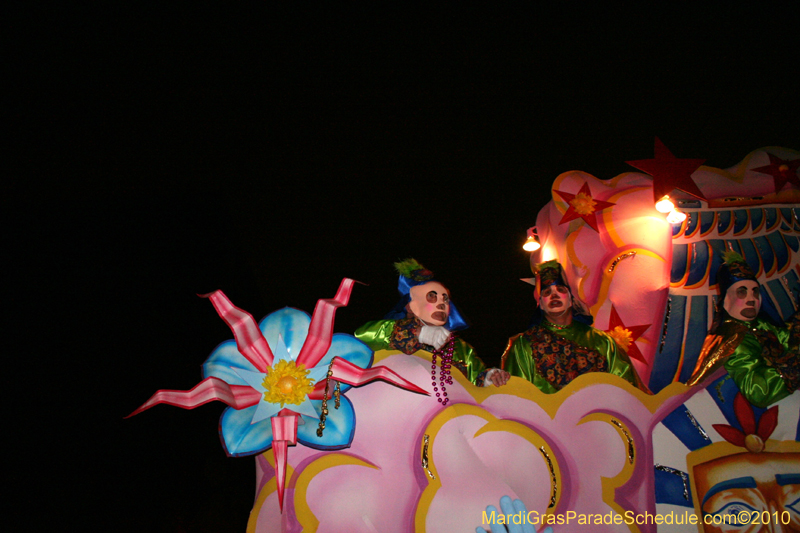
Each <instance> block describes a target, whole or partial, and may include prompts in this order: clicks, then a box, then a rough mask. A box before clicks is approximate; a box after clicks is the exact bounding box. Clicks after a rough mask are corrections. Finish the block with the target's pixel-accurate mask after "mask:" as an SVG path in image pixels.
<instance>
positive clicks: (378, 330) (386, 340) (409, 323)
mask: <svg viewBox="0 0 800 533" xmlns="http://www.w3.org/2000/svg"><path fill="white" fill-rule="evenodd" d="M421 326H422V322H420V321H419V320H418V319H416V318H413V317H412V318H407V319H402V320H376V321H374V322H367V323H366V324H364V325H363V326H361V327H360V328H358V329H357V330H356V332H355V336H356V338H357V339H358V340H360V341H361V342H363V343H364V344H366V345H367V346H369V347H370V348H371V349H372V350H373V351H378V350H399V351H401V352H403V353H405V354H408V355H413V354H415V353H416V352H418V351H420V350H424V351H427V352H433V347H432V346H428V345H427V344H421V343H420V342H419V341H418V340H417V338H416V333H413V331H414V330H416V329H418V328H419V327H421ZM451 339H453V341H454V346H453V366H454V367H456V368H458V369H459V370H461V372H462V373H463V374H464V375H465V376H466V377H467V379H468V380H470V381H471V382H472V383H473V384H475V385H477V386H478V387H482V386H483V379H484V377H485V376H486V365H485V364H484V363H483V361H482V360H481V358H480V357H478V356H477V355H476V354H475V349H474V348H473V347H472V346H470V345H469V344H468V343H466V342H465V341H463V340H462V339H461V338H460V337H457V336H455V335H454V334H451Z"/></svg>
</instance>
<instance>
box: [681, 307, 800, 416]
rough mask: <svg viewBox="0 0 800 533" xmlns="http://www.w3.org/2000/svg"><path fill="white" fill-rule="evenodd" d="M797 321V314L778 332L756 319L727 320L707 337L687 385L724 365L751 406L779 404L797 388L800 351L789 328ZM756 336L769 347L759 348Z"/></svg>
mask: <svg viewBox="0 0 800 533" xmlns="http://www.w3.org/2000/svg"><path fill="white" fill-rule="evenodd" d="M797 321H798V315H797V314H796V315H795V316H794V317H793V318H792V319H791V320H790V321H789V323H788V326H789V327H785V328H781V327H776V326H774V325H773V324H771V323H769V322H767V321H766V320H762V319H761V318H758V317H756V318H755V319H753V320H752V321H750V322H745V321H742V320H737V319H735V318H731V317H728V318H727V319H726V320H725V321H724V322H723V323H722V324H721V325H720V326H719V328H718V329H717V332H716V335H709V336H708V337H706V342H705V344H704V346H703V351H702V352H701V354H700V358H699V359H698V362H697V366H696V367H695V371H694V373H693V374H692V377H691V378H690V379H689V381H688V382H687V385H695V384H697V383H699V382H700V381H702V380H703V379H704V378H705V377H707V376H709V375H711V374H712V373H713V372H714V371H716V370H717V369H718V368H719V367H720V365H723V366H724V367H725V370H727V371H728V375H730V377H731V378H732V379H733V381H734V383H736V385H737V386H738V387H739V390H740V391H741V393H742V394H743V395H744V397H745V398H747V401H749V402H750V403H751V404H753V405H756V406H758V407H766V406H768V405H770V404H772V403H775V402H777V401H779V400H782V399H783V398H785V397H786V396H788V395H790V394H791V393H792V392H794V391H795V389H796V388H797V380H798V369H797V367H798V364H800V362H799V361H798V359H800V353H799V352H800V349H798V344H797V342H798V340H797V334H796V333H795V334H794V335H793V334H792V326H791V324H792V323H794V324H796V323H797ZM795 331H796V326H795ZM757 336H759V337H761V338H762V339H765V340H766V342H767V343H769V345H768V346H764V345H762V343H761V342H759V339H758V338H757ZM770 337H772V340H769V339H770ZM775 341H777V343H776V342H775ZM776 367H782V370H783V373H782V372H781V370H779V368H776Z"/></svg>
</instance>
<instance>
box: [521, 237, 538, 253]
mask: <svg viewBox="0 0 800 533" xmlns="http://www.w3.org/2000/svg"><path fill="white" fill-rule="evenodd" d="M541 246H542V245H541V244H539V242H538V241H537V240H536V237H528V239H527V240H526V241H525V244H523V245H522V249H523V250H525V251H526V252H535V251H536V250H538V249H539V248H541Z"/></svg>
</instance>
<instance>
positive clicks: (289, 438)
mask: <svg viewBox="0 0 800 533" xmlns="http://www.w3.org/2000/svg"><path fill="white" fill-rule="evenodd" d="M297 418H298V417H297V416H291V415H290V416H273V417H272V420H271V423H272V453H273V454H274V456H275V483H276V485H277V487H276V488H277V492H278V505H279V506H280V508H281V511H283V487H284V485H285V484H286V459H287V456H288V450H287V447H288V446H294V445H296V444H297Z"/></svg>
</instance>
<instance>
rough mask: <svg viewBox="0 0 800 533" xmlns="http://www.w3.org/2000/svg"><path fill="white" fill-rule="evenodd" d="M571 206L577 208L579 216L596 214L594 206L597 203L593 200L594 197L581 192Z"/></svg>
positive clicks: (570, 203) (571, 201)
mask: <svg viewBox="0 0 800 533" xmlns="http://www.w3.org/2000/svg"><path fill="white" fill-rule="evenodd" d="M569 205H571V206H572V207H574V208H575V211H576V212H577V213H578V214H579V215H590V214H592V213H594V206H596V205H597V202H595V201H594V200H592V197H591V196H589V195H588V194H586V193H584V192H579V193H578V194H576V195H575V198H573V199H572V200H570V201H569Z"/></svg>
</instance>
